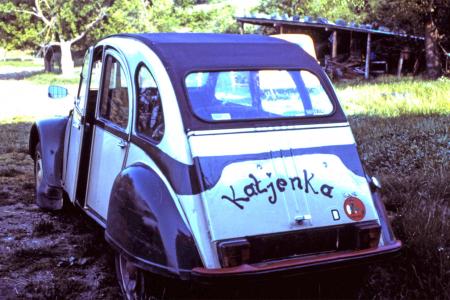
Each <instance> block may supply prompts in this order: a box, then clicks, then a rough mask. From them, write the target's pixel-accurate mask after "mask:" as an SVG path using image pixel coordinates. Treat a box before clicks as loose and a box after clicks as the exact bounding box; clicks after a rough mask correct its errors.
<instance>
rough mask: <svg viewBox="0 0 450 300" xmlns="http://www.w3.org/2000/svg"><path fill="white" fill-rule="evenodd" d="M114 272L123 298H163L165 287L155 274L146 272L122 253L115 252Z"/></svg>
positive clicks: (130, 299)
mask: <svg viewBox="0 0 450 300" xmlns="http://www.w3.org/2000/svg"><path fill="white" fill-rule="evenodd" d="M116 272H117V279H118V281H119V285H120V288H121V289H122V294H123V297H124V299H127V300H138V299H139V300H141V299H152V300H153V299H164V298H165V297H166V287H165V286H164V285H163V283H162V282H161V281H160V280H158V279H159V278H157V277H156V276H154V275H153V274H150V273H149V272H146V271H144V270H142V269H140V268H139V267H137V266H136V265H134V264H133V263H132V262H130V261H129V260H128V259H127V258H126V257H125V256H124V255H122V254H116Z"/></svg>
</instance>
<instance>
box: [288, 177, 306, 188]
mask: <svg viewBox="0 0 450 300" xmlns="http://www.w3.org/2000/svg"><path fill="white" fill-rule="evenodd" d="M289 179H290V180H291V185H292V190H293V191H295V187H296V186H297V187H298V188H299V189H301V190H302V189H303V187H302V181H301V180H300V178H299V177H292V178H289ZM295 182H297V184H295Z"/></svg>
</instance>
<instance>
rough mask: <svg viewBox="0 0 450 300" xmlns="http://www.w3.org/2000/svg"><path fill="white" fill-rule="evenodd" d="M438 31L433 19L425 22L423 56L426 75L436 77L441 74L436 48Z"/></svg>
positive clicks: (437, 49)
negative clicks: (425, 64)
mask: <svg viewBox="0 0 450 300" xmlns="http://www.w3.org/2000/svg"><path fill="white" fill-rule="evenodd" d="M438 37H439V33H438V30H437V27H436V25H435V24H434V22H433V19H432V18H431V17H430V19H429V20H428V21H427V22H426V23H425V58H426V63H427V76H428V77H429V78H431V79H436V78H438V77H439V76H441V72H442V69H441V61H440V59H439V48H438Z"/></svg>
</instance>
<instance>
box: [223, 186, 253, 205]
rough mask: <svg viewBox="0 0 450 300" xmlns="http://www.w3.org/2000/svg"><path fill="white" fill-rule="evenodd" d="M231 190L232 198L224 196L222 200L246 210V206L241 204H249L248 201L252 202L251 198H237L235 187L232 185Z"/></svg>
mask: <svg viewBox="0 0 450 300" xmlns="http://www.w3.org/2000/svg"><path fill="white" fill-rule="evenodd" d="M230 189H231V193H232V196H231V197H228V196H226V195H222V199H224V200H228V201H230V202H231V203H233V204H234V205H236V206H237V207H239V208H240V209H244V206H243V205H242V204H240V203H239V202H248V201H250V198H249V197H245V198H236V193H235V192H234V188H233V186H231V185H230Z"/></svg>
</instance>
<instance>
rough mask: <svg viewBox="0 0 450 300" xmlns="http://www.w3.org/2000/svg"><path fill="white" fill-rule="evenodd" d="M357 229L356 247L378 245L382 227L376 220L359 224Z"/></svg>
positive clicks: (365, 247) (364, 247) (362, 247)
mask: <svg viewBox="0 0 450 300" xmlns="http://www.w3.org/2000/svg"><path fill="white" fill-rule="evenodd" d="M355 227H356V230H355V234H356V237H355V238H356V248H357V249H367V248H374V247H377V246H378V243H379V242H380V233H381V227H380V225H378V223H376V222H369V223H362V224H357V225H356V226H355Z"/></svg>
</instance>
